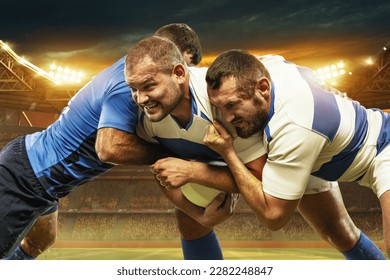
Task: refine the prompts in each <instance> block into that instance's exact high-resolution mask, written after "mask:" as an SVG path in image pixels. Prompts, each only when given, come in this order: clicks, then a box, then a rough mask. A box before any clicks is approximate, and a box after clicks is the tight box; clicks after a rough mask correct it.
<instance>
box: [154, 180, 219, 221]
mask: <svg viewBox="0 0 390 280" xmlns="http://www.w3.org/2000/svg"><path fill="white" fill-rule="evenodd" d="M158 185H159V187H160V189H161V191H162V192H163V193H164V195H165V196H166V197H167V198H168V199H169V200H170V201H171V202H172V203H173V204H174V205H175V206H176V207H177V208H178V209H180V210H181V211H182V212H183V213H185V214H187V215H188V216H190V217H191V218H192V219H194V220H195V221H197V222H198V223H200V224H201V225H203V226H205V227H208V228H213V227H214V225H212V224H209V221H208V220H206V221H205V220H204V209H203V208H201V207H199V206H196V205H195V204H193V203H191V202H190V201H189V200H188V199H187V198H186V197H185V196H184V195H183V193H182V192H181V190H180V189H176V190H167V189H166V188H165V187H164V186H161V185H160V184H158Z"/></svg>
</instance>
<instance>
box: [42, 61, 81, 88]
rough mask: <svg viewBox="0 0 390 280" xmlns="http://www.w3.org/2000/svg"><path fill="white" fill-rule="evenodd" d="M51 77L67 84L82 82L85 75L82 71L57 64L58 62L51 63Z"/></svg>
mask: <svg viewBox="0 0 390 280" xmlns="http://www.w3.org/2000/svg"><path fill="white" fill-rule="evenodd" d="M49 75H50V77H52V78H53V79H55V80H56V81H57V82H58V83H67V84H80V83H81V82H82V79H83V77H84V73H83V72H82V71H76V70H74V69H70V68H69V67H63V66H57V65H56V64H54V63H53V64H51V65H50V72H49Z"/></svg>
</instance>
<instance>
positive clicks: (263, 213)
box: [224, 151, 288, 230]
mask: <svg viewBox="0 0 390 280" xmlns="http://www.w3.org/2000/svg"><path fill="white" fill-rule="evenodd" d="M224 159H225V161H226V163H227V164H228V166H229V168H230V170H231V172H232V175H233V177H234V179H235V181H236V184H237V187H238V189H239V191H240V193H241V195H242V197H243V198H244V199H245V201H246V202H247V203H248V205H249V206H250V207H251V209H252V210H253V211H254V212H255V214H256V215H257V217H258V218H259V220H260V221H261V223H262V224H263V225H265V226H266V227H268V228H269V229H271V230H278V229H279V228H281V227H282V226H283V225H284V224H285V223H286V222H287V220H288V218H287V216H285V215H284V214H283V213H281V212H280V211H279V210H280V208H279V207H273V203H271V201H270V200H269V199H268V198H269V196H268V195H266V194H265V193H264V192H263V189H262V182H261V181H260V180H259V179H258V178H257V177H256V176H254V175H253V174H252V173H251V172H250V171H249V170H248V168H247V167H246V166H245V165H244V164H243V163H242V161H241V160H240V158H239V157H238V156H237V154H236V153H235V152H234V151H232V152H230V153H228V154H227V155H225V157H224Z"/></svg>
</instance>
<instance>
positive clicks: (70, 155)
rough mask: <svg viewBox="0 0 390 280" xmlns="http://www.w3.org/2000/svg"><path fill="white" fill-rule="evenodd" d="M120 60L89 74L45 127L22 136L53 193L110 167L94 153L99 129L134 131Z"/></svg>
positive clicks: (132, 104) (61, 193)
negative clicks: (100, 70) (59, 113)
mask: <svg viewBox="0 0 390 280" xmlns="http://www.w3.org/2000/svg"><path fill="white" fill-rule="evenodd" d="M124 63H125V57H123V58H121V59H120V60H119V61H118V62H116V63H115V64H113V65H112V66H110V67H108V68H107V69H105V70H103V71H102V72H100V73H99V74H98V75H97V76H96V77H94V78H93V79H92V80H91V81H90V82H89V83H88V84H86V85H85V86H84V87H83V88H82V89H81V90H80V91H79V92H78V93H77V94H76V95H75V96H74V97H73V98H72V99H71V100H70V101H69V104H68V106H67V107H66V108H64V110H63V111H62V113H61V115H60V117H59V119H58V120H57V121H55V122H54V123H53V124H52V125H50V126H49V127H48V128H47V129H46V130H44V131H41V132H36V133H34V134H31V135H27V136H26V148H27V154H28V157H29V160H30V162H31V165H32V168H33V170H34V172H35V175H36V177H37V178H38V180H39V182H40V183H41V184H42V186H43V187H44V188H45V189H46V191H47V192H48V193H49V194H50V195H51V196H52V197H54V198H60V197H62V196H65V195H66V194H68V193H69V192H70V191H71V190H72V189H73V188H75V187H76V186H79V185H81V184H82V183H85V182H87V181H89V180H91V179H93V178H95V177H96V176H98V175H100V174H102V173H104V172H106V171H107V170H109V169H110V168H112V167H113V165H111V164H107V163H104V162H102V161H100V159H99V157H98V156H97V154H96V151H95V142H96V136H97V131H98V129H100V128H104V127H110V128H115V129H119V130H123V131H126V132H128V133H135V129H136V124H137V121H138V115H137V114H138V106H137V105H136V104H135V102H134V101H133V99H132V98H131V90H130V88H129V86H128V85H127V84H126V82H125V77H124Z"/></svg>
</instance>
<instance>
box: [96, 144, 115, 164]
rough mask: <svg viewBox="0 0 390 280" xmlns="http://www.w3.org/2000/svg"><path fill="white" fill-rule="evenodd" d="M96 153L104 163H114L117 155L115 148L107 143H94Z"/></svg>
mask: <svg viewBox="0 0 390 280" xmlns="http://www.w3.org/2000/svg"><path fill="white" fill-rule="evenodd" d="M95 149H96V154H97V156H98V158H99V160H100V161H102V162H106V163H115V162H116V160H117V155H116V151H115V149H112V148H111V147H110V146H109V145H106V146H103V145H96V147H95Z"/></svg>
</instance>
